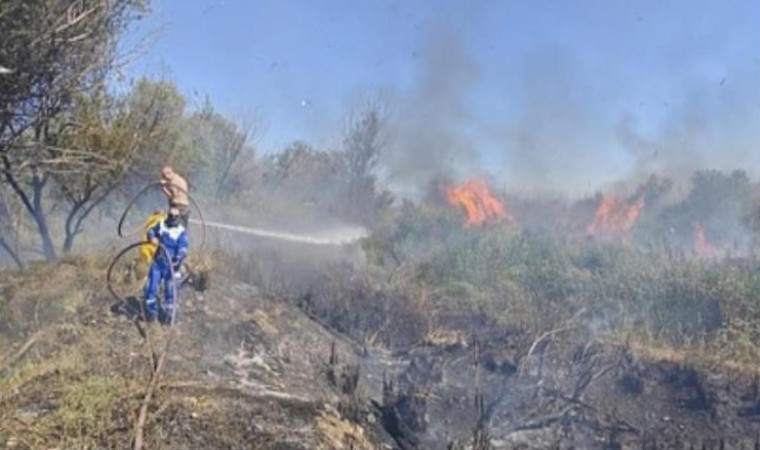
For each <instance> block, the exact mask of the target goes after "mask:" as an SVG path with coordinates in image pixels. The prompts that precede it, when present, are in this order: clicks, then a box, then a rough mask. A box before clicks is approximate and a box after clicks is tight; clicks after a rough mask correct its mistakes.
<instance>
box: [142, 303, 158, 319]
mask: <svg viewBox="0 0 760 450" xmlns="http://www.w3.org/2000/svg"><path fill="white" fill-rule="evenodd" d="M156 319H158V302H157V301H156V299H155V298H148V299H145V320H146V321H148V322H155V321H156Z"/></svg>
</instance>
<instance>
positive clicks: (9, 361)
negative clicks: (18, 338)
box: [0, 331, 42, 373]
mask: <svg viewBox="0 0 760 450" xmlns="http://www.w3.org/2000/svg"><path fill="white" fill-rule="evenodd" d="M41 334H42V332H41V331H37V332H35V333H34V334H33V335H32V336H31V337H30V338H29V339H27V341H26V342H25V343H24V345H22V346H21V348H20V349H19V350H18V351H17V352H16V353H15V354H14V355H13V356H11V357H9V358H8V359H6V358H3V360H5V363H4V364H3V365H2V366H0V373H3V372H5V371H6V370H7V369H10V367H11V366H13V365H14V364H15V363H16V362H17V361H19V360H20V359H21V358H23V357H24V355H25V354H26V352H28V351H29V350H30V349H31V348H32V347H33V346H34V344H36V343H37V340H38V339H39V337H40V335H41Z"/></svg>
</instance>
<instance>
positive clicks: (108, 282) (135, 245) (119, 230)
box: [106, 181, 206, 302]
mask: <svg viewBox="0 0 760 450" xmlns="http://www.w3.org/2000/svg"><path fill="white" fill-rule="evenodd" d="M159 186H161V182H158V181H157V182H155V183H150V184H148V185H147V186H145V187H144V188H142V189H140V190H139V191H138V192H137V193H136V194H135V195H134V196H133V197H132V199H131V200H130V201H129V203H127V206H126V207H125V208H124V212H123V213H122V214H121V217H120V218H119V224H118V226H117V230H116V231H117V233H118V234H119V237H121V238H125V237H129V236H133V235H136V234H137V233H139V232H140V231H142V227H143V225H142V224H141V225H140V228H139V229H135V230H132V231H131V232H130V233H128V234H124V232H123V228H124V222H125V220H126V218H127V215H128V214H129V211H130V210H131V209H132V207H133V206H134V204H135V203H136V202H137V200H138V199H139V198H140V197H141V196H142V195H144V194H145V193H146V192H148V191H149V190H150V189H152V188H155V187H159ZM178 189H179V190H181V191H182V192H183V193H184V194H185V195H187V198H188V199H190V202H191V203H192V204H193V206H194V207H195V209H196V210H197V211H198V217H199V218H200V225H201V243H200V245H199V249H198V253H200V254H202V253H203V252H204V251H205V249H206V220H205V219H204V217H203V210H202V209H201V207H200V205H199V204H198V202H196V201H195V199H194V198H193V197H192V196H191V195H190V193H189V192H187V191H186V190H184V189H182V188H179V187H178ZM150 244H151V243H150V241H147V240H141V241H139V242H134V243H132V244H129V245H128V246H126V247H124V248H123V249H122V250H121V251H120V252H119V253H117V254H116V256H114V258H113V260H111V263H110V264H109V265H108V270H107V271H106V285H107V287H108V292H110V293H111V295H112V296H113V297H114V298H115V299H116V300H117V301H119V302H124V301H125V299H124V298H123V297H122V296H121V295H119V294H118V293H117V292H116V290H115V289H114V287H113V271H114V268H115V267H116V264H117V263H118V262H119V261H120V260H121V258H123V257H124V255H126V254H127V253H129V252H130V251H132V250H134V249H136V248H139V247H140V246H143V245H150ZM157 251H158V249H157ZM164 251H166V250H164ZM189 276H190V275H189V274H186V275H185V276H184V277H183V278H182V279H181V280H180V283H179V285H180V286H182V285H183V284H184V283H185V282H187V280H188V278H189ZM173 277H174V274H172V279H174V278H173ZM175 292H176V289H175Z"/></svg>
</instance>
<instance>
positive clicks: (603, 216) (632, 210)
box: [586, 194, 644, 237]
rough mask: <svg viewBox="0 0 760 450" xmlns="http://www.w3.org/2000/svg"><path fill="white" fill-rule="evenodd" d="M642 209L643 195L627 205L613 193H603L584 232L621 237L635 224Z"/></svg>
mask: <svg viewBox="0 0 760 450" xmlns="http://www.w3.org/2000/svg"><path fill="white" fill-rule="evenodd" d="M643 209H644V197H639V198H638V199H637V200H636V201H635V202H633V203H632V204H630V205H628V204H626V203H625V201H623V200H621V199H620V198H618V197H615V196H613V195H608V194H607V195H603V196H602V200H601V201H600V202H599V207H598V208H597V210H596V214H595V215H594V220H593V221H592V222H591V223H590V224H589V225H588V227H586V232H587V233H588V234H590V235H594V236H607V237H622V236H625V235H627V234H628V232H629V231H630V230H631V228H633V226H634V225H635V224H636V221H637V220H638V218H639V215H641V211H642V210H643Z"/></svg>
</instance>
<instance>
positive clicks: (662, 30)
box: [131, 0, 760, 191]
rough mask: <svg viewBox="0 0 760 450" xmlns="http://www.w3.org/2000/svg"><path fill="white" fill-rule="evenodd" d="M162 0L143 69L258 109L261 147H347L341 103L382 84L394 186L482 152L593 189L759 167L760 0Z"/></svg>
mask: <svg viewBox="0 0 760 450" xmlns="http://www.w3.org/2000/svg"><path fill="white" fill-rule="evenodd" d="M152 9H153V11H152V13H151V15H150V16H149V17H148V18H147V20H145V21H144V22H143V24H142V25H141V26H140V28H139V29H138V30H137V31H136V33H137V34H145V33H147V32H149V31H155V32H156V33H157V34H156V40H155V42H154V43H153V44H152V45H151V46H150V47H149V49H148V52H147V54H146V55H145V56H144V57H143V58H142V59H141V60H140V61H138V62H137V63H135V64H134V65H133V67H132V72H131V73H132V74H134V75H137V74H148V75H154V76H165V77H169V78H171V79H173V80H175V81H176V82H177V83H178V84H179V86H180V87H181V88H182V90H183V91H185V92H186V93H188V94H189V95H190V96H191V97H192V98H193V99H194V100H193V101H195V102H200V99H201V98H202V96H203V95H205V94H208V95H209V96H210V97H211V99H212V100H213V102H214V103H215V104H216V105H217V106H218V107H219V108H220V109H221V110H222V111H224V112H225V113H228V114H230V115H232V116H233V117H236V118H239V119H243V120H244V121H249V122H250V121H253V118H254V117H259V118H260V119H263V121H264V123H265V134H264V137H263V139H262V140H261V142H260V147H261V149H262V150H263V151H272V150H277V149H280V148H282V147H283V146H285V145H287V144H288V143H289V142H292V141H294V140H297V139H302V140H306V141H308V142H311V143H314V144H316V145H320V146H329V145H336V143H337V142H339V140H338V139H339V133H340V129H341V126H342V119H343V117H344V115H345V113H346V111H347V110H348V109H349V108H350V107H351V106H352V105H355V104H356V103H357V102H359V101H360V100H361V99H362V98H366V97H367V96H371V95H377V93H379V92H380V93H382V94H381V95H382V96H383V98H384V99H386V101H387V102H388V104H389V105H390V111H391V118H392V124H391V125H392V126H391V129H392V133H391V134H392V137H393V139H392V141H393V144H392V148H391V149H389V151H388V154H387V157H386V160H387V162H388V164H389V165H390V166H391V170H392V172H393V173H394V174H393V175H392V177H395V181H396V182H398V184H399V185H403V184H404V183H405V182H410V183H411V182H413V181H416V182H419V181H422V180H424V179H427V178H429V177H430V176H432V175H433V173H434V172H435V171H437V170H438V169H442V168H447V169H448V170H449V172H451V173H452V174H453V175H462V173H459V172H470V171H473V170H478V168H479V167H480V168H485V170H487V171H488V172H489V173H491V174H493V175H494V176H496V177H497V179H498V181H499V182H500V183H503V184H505V185H512V186H514V187H517V188H521V187H524V188H533V187H536V186H537V185H538V186H541V187H543V188H546V189H570V188H571V189H575V190H581V191H588V190H591V189H594V188H596V187H598V186H599V185H600V184H601V183H605V182H609V181H611V180H613V179H619V178H621V177H631V176H636V175H637V174H639V172H648V171H667V170H675V171H681V170H686V169H689V168H692V167H693V166H696V165H718V166H721V167H728V166H731V167H733V166H739V167H743V168H746V169H748V170H750V171H754V167H753V166H754V165H755V164H760V157H757V156H755V155H756V154H758V150H760V149H759V148H758V143H760V2H758V1H757V0H679V1H673V0H670V1H669V0H658V1H654V0H651V1H650V0H643V1H636V0H554V1H544V0H472V1H465V0H435V1H434V0H414V1H411V0H398V1H397V0H382V1H381V0H298V1H296V0H257V1H252V0H251V1H248V0H218V1H212V0H207V1H200V0H198V1H187V0H153V8H152ZM475 157H479V159H478V160H477V161H473V158H475ZM395 169H398V170H395ZM460 169H461V170H460Z"/></svg>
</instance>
